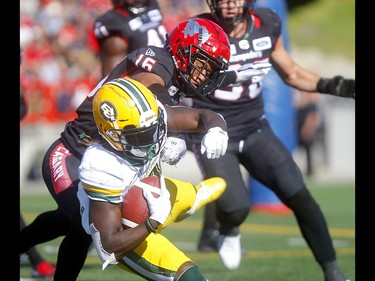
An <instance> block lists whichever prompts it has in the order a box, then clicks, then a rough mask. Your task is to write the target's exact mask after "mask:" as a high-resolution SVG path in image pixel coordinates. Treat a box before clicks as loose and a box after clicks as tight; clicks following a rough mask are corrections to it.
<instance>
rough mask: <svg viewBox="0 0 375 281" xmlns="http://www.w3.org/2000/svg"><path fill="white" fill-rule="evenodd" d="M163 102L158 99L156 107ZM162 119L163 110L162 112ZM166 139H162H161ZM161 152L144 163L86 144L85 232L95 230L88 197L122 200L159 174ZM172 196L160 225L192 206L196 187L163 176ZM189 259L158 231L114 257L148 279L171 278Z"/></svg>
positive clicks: (82, 194) (83, 167)
mask: <svg viewBox="0 0 375 281" xmlns="http://www.w3.org/2000/svg"><path fill="white" fill-rule="evenodd" d="M162 108H163V106H162V105H161V104H160V103H159V110H162ZM164 117H165V123H166V122H167V120H166V117H167V115H166V113H164ZM163 143H165V139H164V141H163ZM160 174H161V171H160V156H159V154H156V155H155V156H154V157H153V158H152V159H149V160H148V161H147V162H146V163H144V164H143V165H134V163H132V161H131V159H129V158H124V154H123V153H122V152H117V153H116V151H114V150H113V149H112V150H110V151H109V148H108V145H107V147H103V145H101V144H93V145H91V146H90V147H89V148H87V150H86V152H85V154H84V155H83V158H82V162H81V165H80V168H79V176H80V179H81V181H82V182H83V184H82V183H80V184H79V188H78V197H79V200H80V203H81V215H82V225H83V226H84V228H85V230H86V232H87V233H88V234H90V235H93V236H95V235H96V231H95V229H94V228H92V227H90V225H89V219H88V215H89V198H90V199H91V200H98V201H106V202H110V203H113V204H121V203H122V202H123V200H124V196H126V194H127V192H128V191H129V189H130V187H131V186H133V185H134V184H135V183H136V182H137V181H140V180H142V179H144V178H145V177H147V176H150V175H156V176H158V177H160ZM165 183H166V187H167V189H168V191H169V193H170V196H171V198H175V199H174V200H173V201H172V202H171V203H172V211H171V213H170V215H169V217H168V218H167V220H166V222H165V223H164V224H163V228H164V227H166V226H167V225H169V224H170V223H172V222H173V221H175V220H176V219H178V217H179V215H180V214H181V213H184V212H186V211H188V210H189V209H191V207H192V206H193V204H194V201H195V195H196V189H195V187H194V185H192V184H191V183H188V182H182V181H178V180H175V179H171V178H165ZM187 261H191V260H190V259H189V258H188V257H187V256H186V255H185V254H184V253H183V252H182V251H180V250H179V249H178V248H177V247H176V246H174V245H173V244H172V243H171V242H170V241H169V240H168V239H167V238H166V237H164V236H163V235H162V234H161V233H160V232H157V233H151V234H150V235H149V236H148V237H147V238H146V239H145V240H144V241H143V242H141V243H140V244H139V245H138V246H136V247H135V248H134V249H133V250H132V251H130V252H128V253H127V254H126V256H125V257H123V258H122V259H120V260H118V261H116V262H115V263H116V265H117V266H118V267H120V268H121V269H124V270H126V271H128V272H132V273H135V274H138V275H140V276H142V277H143V278H145V279H147V280H160V281H162V280H171V281H172V280H173V279H174V276H175V273H176V271H177V270H178V268H179V267H180V266H181V265H182V264H183V263H185V262H187Z"/></svg>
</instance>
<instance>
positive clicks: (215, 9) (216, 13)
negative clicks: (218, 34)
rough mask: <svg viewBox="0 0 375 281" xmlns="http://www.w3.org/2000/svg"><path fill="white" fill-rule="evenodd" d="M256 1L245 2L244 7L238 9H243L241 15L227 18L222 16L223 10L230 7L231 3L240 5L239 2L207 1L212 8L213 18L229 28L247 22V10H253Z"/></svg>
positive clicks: (235, 0)
mask: <svg viewBox="0 0 375 281" xmlns="http://www.w3.org/2000/svg"><path fill="white" fill-rule="evenodd" d="M255 1H256V0H244V1H243V5H239V6H237V8H238V9H242V13H241V14H239V15H238V16H237V17H232V18H225V17H224V16H223V14H222V9H224V7H227V6H228V5H230V3H229V2H234V4H238V2H239V0H206V2H207V4H208V6H209V7H210V10H211V13H212V15H213V17H214V18H215V19H216V20H217V21H220V22H223V23H225V24H226V25H228V26H234V25H236V24H237V23H238V22H241V21H243V20H245V18H246V17H247V10H248V9H252V7H253V4H254V3H255ZM234 4H232V5H234ZM232 8H233V6H232Z"/></svg>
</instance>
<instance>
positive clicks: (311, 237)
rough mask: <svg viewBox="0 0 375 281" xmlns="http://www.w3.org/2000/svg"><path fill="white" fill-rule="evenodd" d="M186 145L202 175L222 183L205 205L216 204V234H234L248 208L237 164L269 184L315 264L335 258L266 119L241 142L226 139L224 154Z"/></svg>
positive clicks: (296, 173) (315, 206)
mask: <svg viewBox="0 0 375 281" xmlns="http://www.w3.org/2000/svg"><path fill="white" fill-rule="evenodd" d="M242 145H243V146H242ZM241 146H242V149H241V148H240V147H241ZM191 149H192V151H193V152H194V154H195V156H196V159H197V161H198V165H199V167H200V169H201V171H202V174H203V176H204V178H210V177H222V178H224V179H225V181H226V182H227V188H226V190H225V192H224V193H223V195H222V196H221V197H220V198H219V199H218V200H216V201H215V202H214V203H213V204H211V207H212V206H213V205H215V206H216V218H217V220H218V221H219V223H220V233H221V234H226V235H228V234H229V235H233V234H236V232H238V231H239V230H238V227H239V225H240V224H241V223H243V222H244V221H245V219H246V217H247V215H248V213H249V211H250V198H249V192H248V189H247V184H246V183H245V182H244V180H243V178H242V175H241V170H240V164H242V165H243V166H244V167H245V168H246V170H247V171H248V172H249V174H250V175H251V176H252V177H253V178H255V179H256V180H258V181H259V182H261V183H262V184H264V185H265V186H267V187H269V188H270V189H271V190H272V191H273V192H275V194H276V195H277V196H278V197H279V198H280V200H281V201H282V202H283V203H284V204H285V205H287V206H288V207H289V208H290V209H291V210H292V211H293V212H294V215H295V216H296V219H297V222H298V224H299V227H300V229H301V232H302V235H303V236H304V238H305V239H306V242H307V244H308V245H309V247H310V248H311V250H312V252H313V254H314V256H315V259H316V260H317V261H318V262H319V263H320V264H322V263H324V262H326V261H332V260H335V259H336V257H335V251H334V248H333V244H332V240H331V237H330V235H329V232H328V227H327V224H326V221H325V219H324V216H323V214H322V212H321V210H320V208H319V206H318V204H317V203H316V202H315V200H314V198H313V197H312V196H311V194H310V192H309V191H308V189H307V188H306V186H305V183H304V180H303V176H302V173H301V171H300V169H299V167H298V166H297V165H296V163H295V162H294V160H293V158H292V155H291V153H290V152H289V151H288V149H287V148H286V147H285V146H284V144H283V143H282V142H281V141H280V140H279V139H278V137H277V136H276V135H275V133H274V132H273V131H272V129H271V128H270V126H269V124H268V122H267V120H263V121H262V122H261V125H260V127H259V129H258V130H257V131H255V132H253V133H251V134H250V135H248V136H247V138H246V139H244V141H243V143H242V144H241V145H240V142H238V141H236V142H234V141H231V140H229V144H228V149H227V152H226V154H225V155H224V156H222V157H220V158H218V159H208V158H207V157H206V155H202V154H201V153H200V144H193V145H192V146H191Z"/></svg>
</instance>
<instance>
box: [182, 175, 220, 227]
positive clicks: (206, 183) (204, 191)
mask: <svg viewBox="0 0 375 281" xmlns="http://www.w3.org/2000/svg"><path fill="white" fill-rule="evenodd" d="M226 187H227V184H226V182H225V180H224V179H222V178H219V177H214V178H209V179H206V180H203V181H201V182H200V183H198V184H197V185H196V186H195V189H196V190H197V194H196V196H195V201H194V204H193V206H192V207H191V208H190V210H189V211H187V212H186V213H182V214H180V215H179V216H178V217H177V219H176V220H175V222H179V221H181V220H183V219H185V218H186V217H188V216H190V215H192V214H195V213H196V212H197V211H199V209H200V208H202V207H203V206H204V205H206V204H208V203H211V202H213V201H215V200H216V199H218V198H219V197H220V196H221V194H223V192H224V190H225V188H226Z"/></svg>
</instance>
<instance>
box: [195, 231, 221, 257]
mask: <svg viewBox="0 0 375 281" xmlns="http://www.w3.org/2000/svg"><path fill="white" fill-rule="evenodd" d="M218 237H219V230H217V229H211V228H210V229H205V230H203V232H202V234H201V238H200V239H199V243H198V251H200V252H202V253H209V252H217V239H218Z"/></svg>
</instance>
